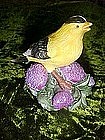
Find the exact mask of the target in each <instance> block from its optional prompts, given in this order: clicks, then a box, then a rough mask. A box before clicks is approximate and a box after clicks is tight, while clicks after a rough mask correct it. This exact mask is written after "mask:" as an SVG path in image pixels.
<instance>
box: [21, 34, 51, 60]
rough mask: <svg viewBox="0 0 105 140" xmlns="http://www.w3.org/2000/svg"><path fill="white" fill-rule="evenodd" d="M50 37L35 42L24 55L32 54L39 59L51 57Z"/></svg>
mask: <svg viewBox="0 0 105 140" xmlns="http://www.w3.org/2000/svg"><path fill="white" fill-rule="evenodd" d="M47 45H48V37H45V38H44V39H41V40H39V41H38V42H36V43H33V44H32V45H31V46H30V48H29V49H28V50H27V51H26V52H25V53H23V55H24V56H30V57H34V58H38V59H49V58H50V57H49V56H48V55H47Z"/></svg>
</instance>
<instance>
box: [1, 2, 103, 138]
mask: <svg viewBox="0 0 105 140" xmlns="http://www.w3.org/2000/svg"><path fill="white" fill-rule="evenodd" d="M104 6H105V1H104V0H103V1H102V0H100V1H99V0H93V1H88V0H87V1H69V0H67V1H60V0H48V1H47V0H43V1H42V0H27V1H22V0H21V1H19V0H16V1H12V0H10V1H7V0H4V1H0V137H1V140H51V139H52V140H53V139H54V140H76V139H80V140H94V139H95V140H104V139H105V91H104V90H105V80H104V79H105V72H104V70H105V64H104V63H105V60H104V54H105V53H104V52H105V39H104V37H105V8H104ZM73 15H82V16H84V17H85V18H86V19H87V20H88V21H91V22H92V23H93V26H92V30H91V31H90V32H88V33H87V34H86V35H85V37H84V51H83V54H82V55H81V57H80V58H79V59H78V62H79V63H80V64H81V65H82V66H83V68H84V69H85V71H86V72H87V73H90V74H91V75H92V76H93V77H94V79H95V82H96V84H95V86H94V87H93V89H92V95H90V96H88V97H87V102H88V106H87V108H85V109H83V108H77V109H75V110H74V111H71V112H69V111H68V110H64V109H62V110H60V111H58V112H48V111H47V110H44V109H43V108H42V107H41V106H40V105H39V104H38V102H37V100H36V98H35V97H33V96H32V95H31V94H30V93H29V92H28V91H26V90H24V88H23V87H24V77H25V71H26V67H22V66H21V65H19V64H15V65H14V64H12V63H11V62H10V60H11V59H14V58H17V57H18V56H20V55H22V53H23V52H24V51H25V50H27V48H28V47H29V45H30V44H31V43H33V42H36V41H38V40H39V39H41V38H43V37H45V36H46V35H48V34H50V33H52V32H54V31H56V30H57V29H58V28H59V27H60V26H61V25H62V24H63V23H64V22H65V21H66V20H67V19H68V18H69V17H70V16H73Z"/></svg>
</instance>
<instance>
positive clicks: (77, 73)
mask: <svg viewBox="0 0 105 140" xmlns="http://www.w3.org/2000/svg"><path fill="white" fill-rule="evenodd" d="M60 72H61V74H62V75H63V76H64V78H65V79H66V80H67V81H70V82H72V83H74V84H76V83H78V82H80V81H82V80H83V79H84V78H85V77H86V73H85V72H84V69H83V68H82V67H81V66H80V64H79V63H77V62H74V63H72V64H71V65H69V66H65V67H61V68H60Z"/></svg>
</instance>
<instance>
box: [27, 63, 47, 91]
mask: <svg viewBox="0 0 105 140" xmlns="http://www.w3.org/2000/svg"><path fill="white" fill-rule="evenodd" d="M47 79H48V74H47V70H46V69H45V68H44V66H43V65H41V64H36V63H35V64H32V65H31V66H30V68H29V69H28V70H27V72H26V78H25V82H26V84H27V85H28V87H29V88H31V89H33V90H35V91H39V90H41V89H43V88H44V87H45V85H46V83H47Z"/></svg>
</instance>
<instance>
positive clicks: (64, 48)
mask: <svg viewBox="0 0 105 140" xmlns="http://www.w3.org/2000/svg"><path fill="white" fill-rule="evenodd" d="M91 25H92V23H90V22H88V21H87V20H86V19H85V18H84V17H82V16H80V15H76V16H72V17H70V18H69V19H68V20H67V21H66V22H65V23H64V24H63V25H62V26H61V28H60V29H58V30H57V31H56V32H54V33H52V34H50V35H49V36H47V37H45V38H43V39H41V40H39V41H38V42H37V43H33V44H32V45H31V46H30V48H29V49H28V50H27V51H26V52H24V53H23V56H24V59H23V58H22V60H23V61H25V62H26V61H28V62H37V63H41V64H42V65H43V66H44V67H45V68H46V69H47V71H48V73H51V74H52V76H53V77H54V78H55V79H56V80H57V82H58V84H59V86H60V87H61V88H62V89H71V87H72V84H71V83H70V82H68V81H66V80H64V79H63V77H61V76H60V75H59V74H58V73H57V71H56V68H60V67H63V66H68V65H70V64H71V63H73V62H74V61H76V60H77V59H78V58H79V57H80V55H81V53H82V50H83V36H84V34H85V33H86V32H88V31H89V30H90V26H91Z"/></svg>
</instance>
